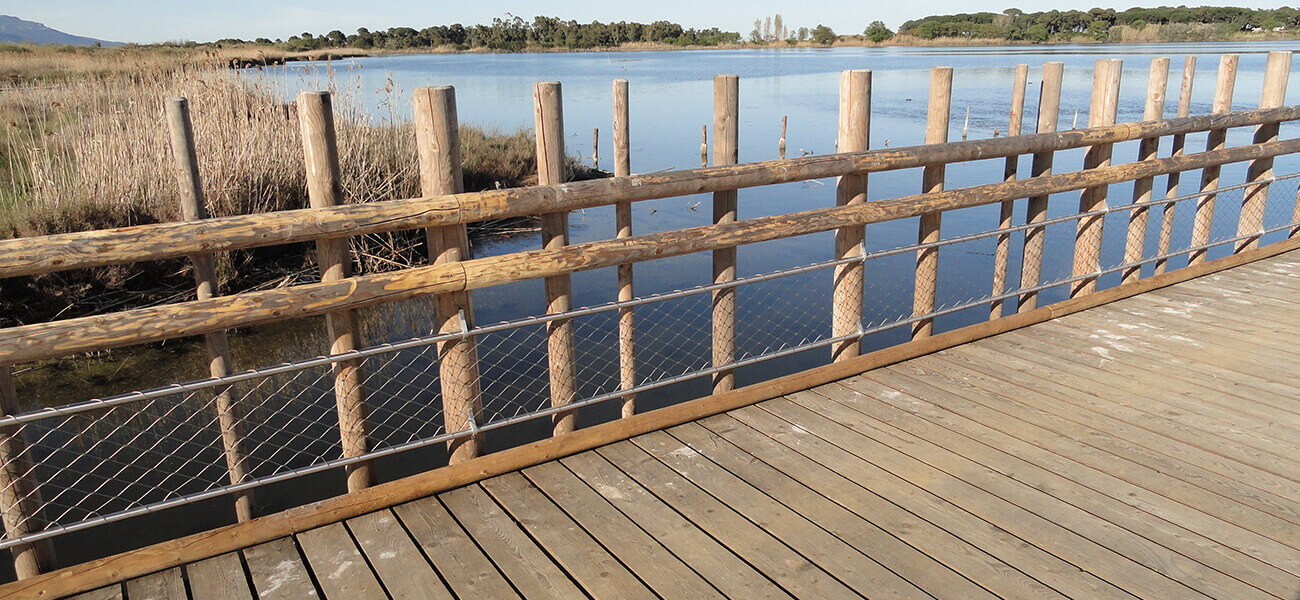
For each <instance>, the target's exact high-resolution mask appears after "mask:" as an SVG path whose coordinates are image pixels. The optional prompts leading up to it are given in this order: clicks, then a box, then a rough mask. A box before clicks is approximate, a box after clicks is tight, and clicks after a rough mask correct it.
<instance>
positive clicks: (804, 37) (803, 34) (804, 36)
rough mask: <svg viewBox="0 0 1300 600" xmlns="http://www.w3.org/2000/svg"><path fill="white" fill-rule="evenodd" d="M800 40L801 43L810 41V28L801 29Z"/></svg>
mask: <svg viewBox="0 0 1300 600" xmlns="http://www.w3.org/2000/svg"><path fill="white" fill-rule="evenodd" d="M798 39H799V41H801V42H804V41H807V40H808V28H807V27H800V28H799V35H798Z"/></svg>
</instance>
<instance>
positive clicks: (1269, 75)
mask: <svg viewBox="0 0 1300 600" xmlns="http://www.w3.org/2000/svg"><path fill="white" fill-rule="evenodd" d="M1290 75H1291V52H1290V51H1289V50H1284V51H1275V52H1269V53H1268V62H1267V63H1265V65H1264V85H1263V89H1262V90H1261V91H1260V97H1259V107H1260V108H1277V107H1279V106H1282V104H1283V103H1284V102H1285V100H1286V84H1287V79H1288V78H1289V77H1290ZM1277 139H1278V126H1277V125H1272V124H1268V125H1260V126H1259V127H1257V128H1256V129H1255V137H1254V140H1253V143H1256V144H1261V143H1265V142H1272V141H1276V140H1277ZM1272 176H1273V159H1272V158H1261V159H1256V160H1252V161H1250V166H1248V167H1247V168H1246V181H1250V182H1256V181H1261V180H1265V179H1268V178H1270V177H1272ZM1268 188H1269V185H1268V183H1267V182H1264V183H1260V184H1258V185H1253V186H1250V187H1247V188H1246V190H1245V192H1244V193H1243V197H1242V201H1241V218H1240V220H1239V221H1237V236H1238V237H1241V236H1247V235H1248V236H1251V237H1249V238H1247V239H1244V240H1241V241H1239V242H1237V245H1236V247H1235V248H1234V252H1244V251H1246V250H1254V249H1255V248H1258V247H1259V235H1260V233H1261V232H1262V231H1263V229H1264V208H1265V206H1266V205H1267V204H1268Z"/></svg>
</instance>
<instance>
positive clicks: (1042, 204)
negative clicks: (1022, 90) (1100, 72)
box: [1017, 61, 1065, 312]
mask: <svg viewBox="0 0 1300 600" xmlns="http://www.w3.org/2000/svg"><path fill="white" fill-rule="evenodd" d="M1064 73H1065V63H1063V62H1058V61H1053V62H1047V63H1043V77H1042V80H1041V81H1040V82H1039V91H1038V127H1037V129H1036V130H1035V133H1036V134H1038V135H1044V134H1050V133H1053V132H1055V131H1056V124H1057V121H1058V120H1059V117H1060V113H1061V82H1062V79H1063V77H1064ZM1055 156H1056V155H1055V153H1054V152H1053V151H1052V150H1042V151H1039V152H1035V153H1034V162H1033V164H1032V165H1031V167H1030V177H1046V176H1050V175H1051V174H1052V162H1053V160H1054V158H1055ZM1047 200H1048V195H1046V194H1041V195H1037V196H1030V197H1029V200H1028V202H1027V203H1026V208H1025V224H1027V225H1032V224H1034V223H1041V222H1043V221H1044V220H1046V219H1047ZM1024 235H1025V239H1024V254H1023V256H1022V258H1021V266H1020V288H1021V289H1029V288H1033V287H1036V286H1038V284H1039V283H1040V282H1041V280H1042V273H1043V251H1044V249H1045V248H1046V246H1045V244H1046V242H1047V227H1045V226H1039V227H1032V228H1030V229H1026V230H1025V234H1024ZM1035 308H1038V292H1037V291H1032V292H1025V293H1024V294H1021V296H1020V300H1019V305H1018V308H1017V310H1018V311H1019V312H1026V311H1030V310H1034V309H1035Z"/></svg>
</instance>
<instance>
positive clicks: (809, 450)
mask: <svg viewBox="0 0 1300 600" xmlns="http://www.w3.org/2000/svg"><path fill="white" fill-rule="evenodd" d="M727 416H728V417H729V418H732V419H735V420H736V421H738V422H739V423H742V424H743V425H744V426H747V427H750V428H752V429H754V430H756V431H758V432H760V433H762V434H764V435H765V436H767V437H769V438H771V439H773V440H775V441H777V442H779V443H780V444H781V445H782V446H783V447H784V449H783V450H782V451H781V452H783V453H797V454H800V455H802V456H804V457H806V458H808V459H810V460H814V461H816V462H818V463H821V464H823V465H824V466H826V467H828V468H830V469H832V470H833V471H835V472H836V473H839V474H841V475H843V476H844V477H846V478H848V479H850V480H852V481H854V482H857V483H858V484H859V485H861V486H862V487H864V488H866V489H868V490H873V491H878V493H881V494H884V495H886V499H887V500H889V501H890V502H893V503H895V504H897V505H899V506H901V507H903V508H905V509H906V510H908V511H909V512H912V513H914V514H917V515H919V516H921V517H923V518H925V519H926V520H928V521H930V522H932V523H935V524H936V525H938V526H940V527H943V528H944V529H946V530H948V531H949V532H953V533H954V534H959V535H961V536H969V537H968V538H966V539H968V540H969V541H970V542H971V543H973V544H975V545H977V546H978V547H980V548H981V549H982V550H984V551H986V552H988V553H990V554H992V555H995V556H997V557H998V558H999V559H1001V560H1002V561H1004V562H1006V563H1007V564H1008V565H1011V566H1012V567H1015V568H1017V569H1019V570H1020V571H1021V572H1024V573H1033V577H1034V578H1035V579H1037V580H1039V581H1041V582H1043V583H1045V584H1047V585H1049V586H1051V587H1052V588H1053V589H1055V590H1057V591H1059V592H1061V593H1062V594H1065V595H1066V596H1067V597H1070V598H1130V599H1131V598H1133V595H1132V594H1129V593H1127V592H1125V591H1123V590H1121V589H1119V588H1118V587H1116V586H1114V585H1112V584H1110V583H1107V582H1106V581H1103V580H1102V579H1100V578H1098V577H1097V576H1096V575H1094V574H1092V573H1089V572H1086V571H1083V570H1081V569H1079V568H1078V567H1077V566H1075V565H1073V564H1071V563H1069V562H1066V561H1065V560H1062V559H1061V558H1059V557H1057V556H1056V555H1055V554H1052V553H1050V552H1047V551H1045V550H1043V549H1041V548H1039V547H1038V546H1036V545H1033V544H1032V543H1028V542H1026V541H1025V540H1024V539H1022V538H1020V537H1017V536H1015V534H1014V533H1012V532H1010V531H1008V530H1007V529H1005V528H1002V527H999V526H998V525H997V524H995V523H992V522H989V521H986V520H985V519H983V518H981V517H980V516H979V515H976V514H974V513H973V512H971V511H969V510H968V509H967V508H965V506H964V503H963V505H962V506H959V505H957V504H955V503H954V502H952V501H950V500H948V499H945V498H944V497H942V496H939V495H936V494H934V493H932V492H930V491H929V490H927V489H925V488H924V487H920V486H917V485H915V484H914V483H912V482H910V481H908V480H907V479H904V478H901V477H899V476H897V475H895V474H894V473H892V472H890V471H889V470H886V469H884V468H882V467H880V466H877V465H876V464H875V463H874V462H873V461H871V460H868V459H866V458H864V457H862V456H861V455H860V454H858V453H854V452H852V451H850V450H848V449H846V448H844V447H841V446H839V445H837V444H834V443H832V442H830V441H827V440H825V439H823V438H821V437H819V436H815V435H811V434H810V433H808V432H806V431H805V430H801V428H800V429H796V428H794V427H792V426H791V425H790V424H789V423H788V422H787V421H785V420H783V419H781V418H780V417H777V416H776V415H774V414H772V413H769V412H767V411H765V410H762V409H761V408H759V407H747V408H743V409H738V410H735V411H732V412H730V413H728V415H727ZM884 452H885V453H888V452H889V451H884ZM763 458H765V459H767V458H771V459H773V460H777V459H779V458H781V456H780V455H766V454H765V455H763Z"/></svg>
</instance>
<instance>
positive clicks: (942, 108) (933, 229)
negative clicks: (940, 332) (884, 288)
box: [912, 67, 952, 339]
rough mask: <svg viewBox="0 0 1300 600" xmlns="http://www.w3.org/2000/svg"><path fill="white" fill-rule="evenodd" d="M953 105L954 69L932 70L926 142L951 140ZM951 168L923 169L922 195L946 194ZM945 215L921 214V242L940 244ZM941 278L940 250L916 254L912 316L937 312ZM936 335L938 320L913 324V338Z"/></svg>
mask: <svg viewBox="0 0 1300 600" xmlns="http://www.w3.org/2000/svg"><path fill="white" fill-rule="evenodd" d="M951 104H952V67H931V69H930V102H929V109H928V111H927V113H926V117H925V143H927V144H942V143H944V142H947V141H948V118H949V113H950V112H952V110H951ZM946 168H947V165H942V164H938V165H929V166H927V167H925V168H924V169H923V170H922V174H921V192H922V193H925V194H929V193H933V192H939V191H943V176H944V173H945V171H946ZM942 222H943V213H942V212H937V211H936V212H931V213H925V214H923V215H921V226H920V230H919V232H918V235H917V242H918V243H921V244H930V243H934V242H937V241H939V228H940V226H941V225H942ZM938 275H939V248H938V246H935V247H932V248H922V249H920V250H917V252H916V287H915V294H914V295H913V297H912V316H913V317H917V316H920V315H925V314H929V313H932V312H934V303H935V296H936V290H937V287H938ZM933 332H934V319H933V318H925V319H921V320H920V321H917V322H915V323H913V324H912V339H920V338H924V337H929V336H930V334H931V333H933Z"/></svg>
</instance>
